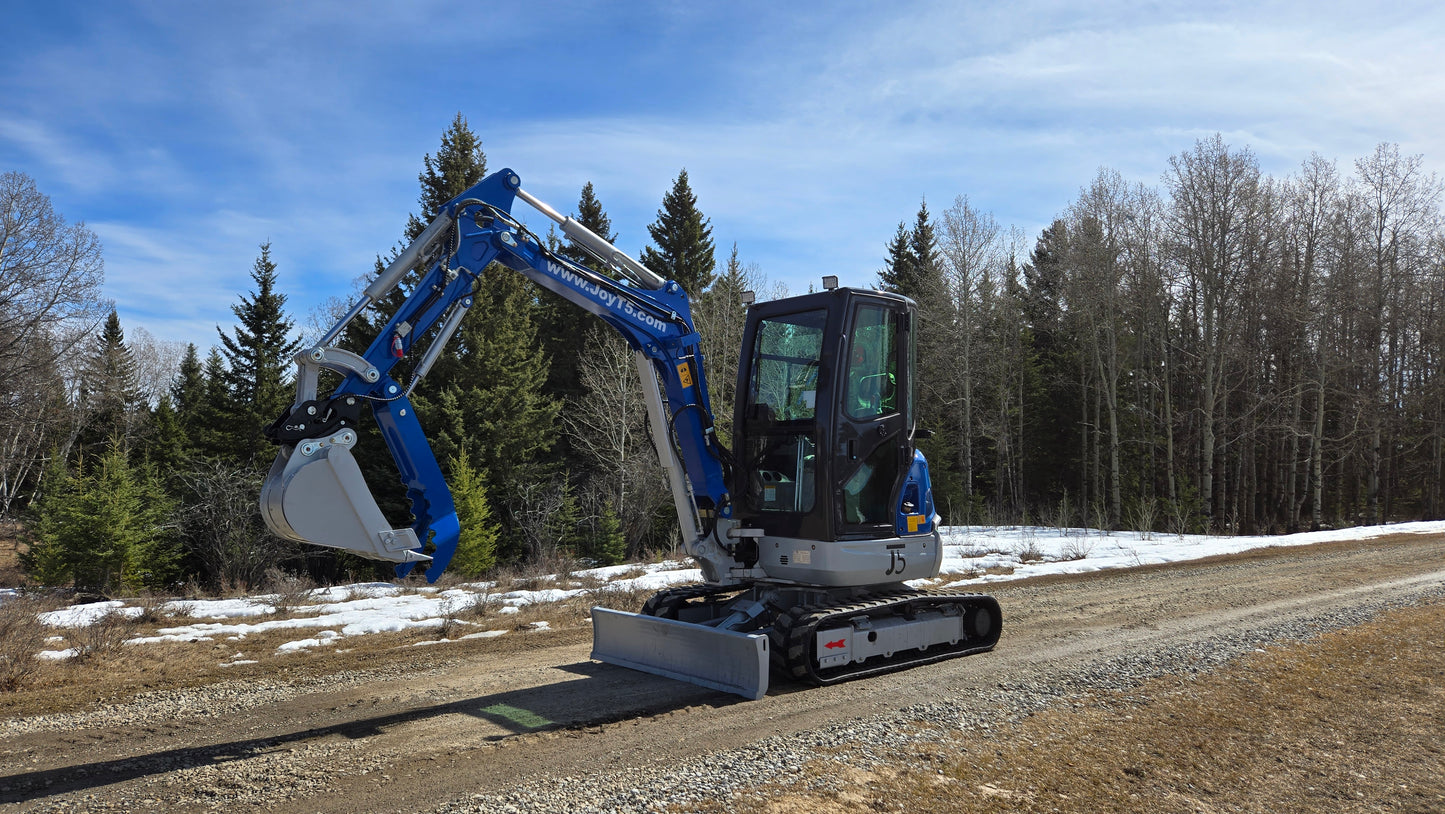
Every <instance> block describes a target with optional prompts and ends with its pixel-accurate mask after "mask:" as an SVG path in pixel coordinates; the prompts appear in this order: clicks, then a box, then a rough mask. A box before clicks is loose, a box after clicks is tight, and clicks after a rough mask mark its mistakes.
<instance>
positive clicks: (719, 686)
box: [592, 608, 768, 701]
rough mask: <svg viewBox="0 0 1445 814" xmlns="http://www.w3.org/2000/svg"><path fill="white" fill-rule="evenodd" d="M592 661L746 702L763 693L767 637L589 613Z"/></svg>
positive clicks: (605, 611) (602, 611)
mask: <svg viewBox="0 0 1445 814" xmlns="http://www.w3.org/2000/svg"><path fill="white" fill-rule="evenodd" d="M592 658H594V659H596V660H598V661H601V662H606V663H607V664H616V665H617V666H619V667H630V668H632V669H633V670H641V671H642V672H644V673H652V674H653V675H660V676H666V677H667V678H675V679H677V680H678V681H686V682H688V683H691V684H696V685H698V686H700V687H707V688H708V689H713V690H721V691H723V692H730V693H734V694H736V695H741V696H742V697H744V698H747V699H749V700H752V701H756V700H757V699H759V698H762V697H763V696H764V695H766V694H767V692H768V637H767V636H765V635H762V634H759V633H738V632H736V631H732V630H718V629H717V628H713V627H707V626H706V625H697V624H693V623H691V622H679V621H677V620H675V619H662V618H659V617H656V616H644V615H642V614H637V613H624V612H622V611H615V610H609V609H607V608H593V609H592Z"/></svg>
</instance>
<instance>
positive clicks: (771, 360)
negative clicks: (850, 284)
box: [732, 288, 932, 542]
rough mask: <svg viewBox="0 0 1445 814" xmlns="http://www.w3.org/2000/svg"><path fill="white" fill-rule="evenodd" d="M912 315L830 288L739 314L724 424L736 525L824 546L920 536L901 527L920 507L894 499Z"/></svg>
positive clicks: (908, 405) (905, 435)
mask: <svg viewBox="0 0 1445 814" xmlns="http://www.w3.org/2000/svg"><path fill="white" fill-rule="evenodd" d="M915 308H916V306H915V305H914V303H913V301H912V300H910V299H908V298H906V297H903V296H899V295H897V294H888V293H884V292H878V291H864V290H860V289H851V288H838V289H834V290H832V291H823V292H820V293H815V294H806V295H803V296H799V297H790V298H787V299H783V300H774V301H771V302H764V303H759V304H757V305H754V306H751V307H750V308H749V309H748V323H747V328H746V332H745V333H744V335H743V352H742V359H741V362H742V363H741V364H740V365H739V370H738V385H737V406H736V411H735V413H734V421H733V428H734V429H733V433H734V436H735V438H734V449H736V450H737V451H738V455H739V464H740V465H739V466H738V467H737V470H736V472H737V474H736V477H737V479H738V480H739V481H740V482H738V483H735V484H733V489H732V494H733V499H734V513H735V516H737V517H738V518H739V519H740V520H741V521H742V522H743V523H745V524H746V525H749V526H752V527H755V528H761V529H763V530H764V533H765V534H767V535H769V536H779V537H792V538H801V539H806V540H818V541H825V542H827V541H837V540H861V539H880V538H891V537H897V536H898V534H899V528H900V525H903V526H904V527H905V530H907V531H924V530H925V529H922V528H919V527H918V523H917V521H913V523H912V526H911V528H908V527H907V526H908V524H907V523H904V522H903V521H900V517H901V516H906V515H910V514H914V513H916V512H921V511H922V508H921V507H919V506H916V505H915V504H916V503H917V502H919V501H918V498H917V497H916V496H914V497H913V500H912V502H910V501H909V500H908V496H909V495H908V494H905V487H906V486H909V487H913V485H911V484H909V482H908V481H909V469H910V467H911V466H912V465H913V459H914V447H913V443H914V411H913V390H914V383H913V358H914V333H913V314H914V311H915ZM925 488H926V487H925ZM913 491H914V492H916V491H918V490H917V488H916V487H914V488H913ZM904 504H907V505H904ZM929 511H930V515H931V506H930V507H929ZM926 525H927V529H926V530H927V531H931V530H932V528H931V523H928V524H926Z"/></svg>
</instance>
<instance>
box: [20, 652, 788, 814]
mask: <svg viewBox="0 0 1445 814" xmlns="http://www.w3.org/2000/svg"><path fill="white" fill-rule="evenodd" d="M556 669H557V670H559V671H561V672H563V673H567V674H570V675H573V676H576V678H568V679H564V680H562V681H559V682H555V683H548V684H543V685H539V686H533V687H527V688H524V689H519V690H510V691H507V692H501V693H494V694H490V695H481V696H476V697H472V698H463V699H459V700H453V701H445V702H442V703H436V704H431V705H422V706H413V707H408V708H403V709H398V710H396V711H395V712H389V713H386V714H382V715H372V716H370V717H356V716H353V717H346V718H344V719H341V720H337V721H335V722H333V723H325V724H322V725H318V726H310V727H307V728H304V729H294V730H289V731H286V730H284V728H283V729H282V730H281V731H273V732H268V733H267V734H264V735H259V736H256V737H251V738H244V739H239V740H231V741H226V740H220V741H216V742H212V743H206V744H201V745H194V746H181V747H176V748H168V749H161V750H159V751H144V750H143V749H142V750H138V751H136V752H135V753H134V754H130V755H127V756H125V757H119V758H115V759H111V760H91V761H87V760H84V758H85V757H87V756H93V755H94V754H95V752H96V751H97V749H98V748H104V744H107V743H115V744H119V743H124V742H125V741H126V739H127V733H128V732H135V731H136V730H135V729H125V730H112V731H110V732H107V733H106V736H105V737H104V738H103V739H102V738H96V739H95V740H92V739H90V738H84V739H83V743H80V744H78V748H77V749H76V751H75V752H74V753H73V754H72V755H71V757H72V758H74V759H75V761H74V762H67V763H66V764H65V765H61V766H55V767H52V768H47V769H39V770H33V771H17V772H6V773H4V774H0V789H3V790H0V804H10V803H21V802H33V801H35V800H39V799H42V798H47V797H56V796H59V795H63V794H70V793H77V792H86V791H89V790H91V789H96V788H101V787H105V786H112V785H116V784H120V783H126V782H129V781H134V780H142V779H145V778H149V777H159V776H162V775H166V774H170V773H172V772H178V771H182V770H185V769H194V768H197V767H202V766H216V765H219V764H223V763H229V762H233V761H244V760H248V759H253V758H260V757H264V756H266V755H269V754H272V753H276V752H281V751H286V750H290V749H296V748H298V747H301V746H304V745H306V744H308V743H312V742H317V741H325V740H327V739H333V738H343V739H347V740H361V739H366V738H384V737H386V736H387V735H388V734H391V733H397V732H400V731H401V730H403V729H404V728H406V727H409V726H412V725H418V724H420V725H430V724H432V723H435V722H437V721H439V720H440V719H443V718H446V717H447V716H455V715H460V716H470V717H472V718H475V719H477V725H478V726H479V727H482V728H484V729H485V730H486V731H487V734H485V735H483V738H482V740H483V742H489V743H495V744H497V745H505V742H506V741H507V740H509V739H512V738H517V737H520V736H524V735H529V734H535V733H543V732H556V731H566V730H582V729H588V728H593V727H600V726H606V725H609V724H614V723H620V722H624V721H638V720H643V719H646V718H649V717H653V716H657V715H664V714H667V713H670V712H675V711H678V710H682V709H687V708H693V707H711V708H720V707H727V706H732V705H734V704H741V703H746V702H745V701H744V700H743V699H742V698H739V697H738V696H737V695H733V694H731V693H726V692H720V691H716V690H709V689H705V688H702V687H698V686H695V685H692V684H688V683H684V682H681V681H673V680H671V679H666V678H660V677H656V676H650V675H646V674H639V673H637V672H635V671H633V670H628V669H626V668H622V667H615V666H612V665H608V664H599V663H597V662H592V661H583V662H577V663H575V664H567V665H559V666H558V667H557V668H556ZM802 689H804V687H803V685H795V684H793V683H791V682H790V683H786V684H783V685H782V686H778V687H775V688H774V689H773V690H772V694H786V693H791V692H795V691H799V690H802ZM336 714H337V715H345V714H346V712H345V711H344V710H341V711H338V712H337V713H336ZM243 723H246V728H248V729H251V728H253V727H254V723H253V722H244V721H243ZM238 728H239V727H238ZM153 737H154V735H152V734H148V733H147V734H145V735H141V734H137V735H136V738H135V740H136V741H137V743H140V744H144V743H145V740H144V739H148V738H153ZM77 740H82V739H77ZM476 741H477V739H476V738H469V739H468V742H469V743H473V744H474V743H476ZM81 746H83V747H84V748H79V747H81Z"/></svg>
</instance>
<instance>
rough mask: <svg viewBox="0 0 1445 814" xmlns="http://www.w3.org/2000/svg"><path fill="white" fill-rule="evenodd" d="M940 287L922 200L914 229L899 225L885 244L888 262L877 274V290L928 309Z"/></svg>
mask: <svg viewBox="0 0 1445 814" xmlns="http://www.w3.org/2000/svg"><path fill="white" fill-rule="evenodd" d="M942 284H943V278H942V269H941V267H940V266H939V257H938V237H937V234H936V232H935V230H934V228H933V220H932V219H931V218H930V216H929V214H928V201H926V200H925V201H923V202H921V203H920V204H919V206H918V215H917V216H916V217H915V218H914V222H913V228H912V229H909V228H908V227H907V225H905V224H904V223H902V222H900V223H899V224H898V231H897V232H895V233H894V235H893V239H892V240H890V241H889V242H888V258H887V260H885V261H884V266H883V270H882V271H880V272H879V273H878V286H879V288H881V289H883V290H884V291H891V292H893V293H895V294H902V295H903V296H905V297H908V298H910V299H912V300H913V301H914V302H917V303H919V305H927V301H928V300H931V299H934V298H936V297H938V296H939V295H940V294H941V293H942Z"/></svg>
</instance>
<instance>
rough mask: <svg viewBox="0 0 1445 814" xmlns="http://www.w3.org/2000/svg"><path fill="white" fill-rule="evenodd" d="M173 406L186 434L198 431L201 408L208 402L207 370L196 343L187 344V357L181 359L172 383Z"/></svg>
mask: <svg viewBox="0 0 1445 814" xmlns="http://www.w3.org/2000/svg"><path fill="white" fill-rule="evenodd" d="M170 396H171V406H172V407H174V408H175V411H176V418H177V420H178V421H180V423H181V427H182V428H183V429H184V430H185V431H186V432H192V431H194V430H195V429H196V424H197V422H198V421H199V417H200V411H201V406H202V405H203V404H205V401H206V370H205V368H204V367H203V366H202V365H201V357H200V355H199V354H198V353H197V352H196V343H194V342H188V343H186V355H185V356H184V357H182V358H181V364H180V367H179V368H178V369H177V370H176V378H175V381H173V382H172V383H171V391H170Z"/></svg>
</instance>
